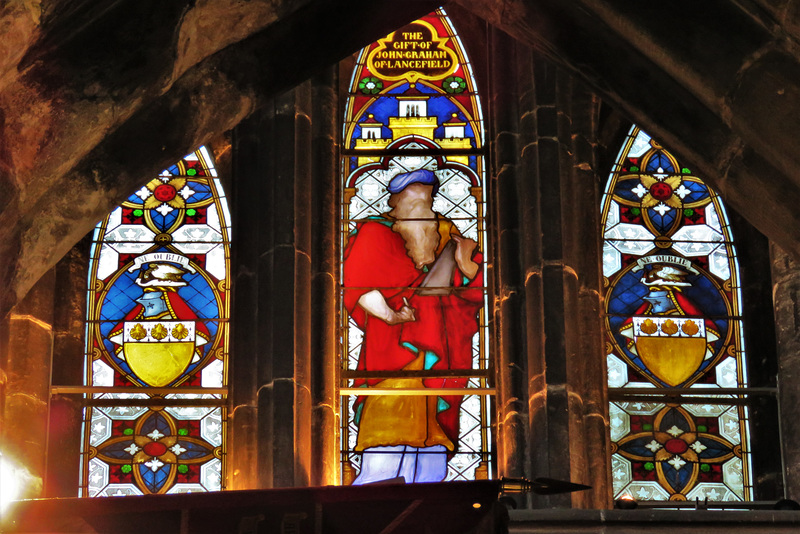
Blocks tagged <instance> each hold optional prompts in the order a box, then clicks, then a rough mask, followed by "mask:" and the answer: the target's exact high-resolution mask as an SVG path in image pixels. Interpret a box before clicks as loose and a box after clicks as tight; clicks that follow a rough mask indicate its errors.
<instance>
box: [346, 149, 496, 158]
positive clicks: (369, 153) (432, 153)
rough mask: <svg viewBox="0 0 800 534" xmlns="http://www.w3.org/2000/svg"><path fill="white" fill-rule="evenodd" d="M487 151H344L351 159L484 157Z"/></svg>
mask: <svg viewBox="0 0 800 534" xmlns="http://www.w3.org/2000/svg"><path fill="white" fill-rule="evenodd" d="M485 154H486V150H485V149H483V148H452V149H448V148H398V149H393V150H385V149H382V148H371V149H364V150H358V149H353V148H348V149H345V150H342V155H343V156H350V157H365V158H369V157H384V156H388V157H392V156H422V157H424V156H483V155H485Z"/></svg>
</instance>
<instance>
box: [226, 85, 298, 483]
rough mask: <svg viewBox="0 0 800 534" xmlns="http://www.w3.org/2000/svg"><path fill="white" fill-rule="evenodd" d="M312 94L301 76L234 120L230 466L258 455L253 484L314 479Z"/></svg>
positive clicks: (236, 468) (238, 468) (237, 467)
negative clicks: (232, 441)
mask: <svg viewBox="0 0 800 534" xmlns="http://www.w3.org/2000/svg"><path fill="white" fill-rule="evenodd" d="M310 94H311V87H310V83H304V84H301V85H300V86H298V87H297V88H295V89H293V90H291V91H288V92H287V93H284V94H283V95H281V96H279V97H276V98H274V99H272V100H270V101H268V102H267V104H266V105H265V106H264V107H263V108H262V109H261V110H260V111H259V112H257V113H255V114H254V115H253V116H252V117H251V118H249V119H248V120H247V121H245V122H243V123H242V124H241V125H240V126H238V127H237V128H236V134H235V139H234V145H233V146H234V151H235V152H234V154H233V155H232V158H233V161H232V164H233V170H234V173H235V176H234V189H235V192H234V198H235V208H236V209H235V212H236V214H235V215H234V219H235V220H236V221H237V222H238V224H237V226H236V228H235V230H234V232H233V236H234V238H233V239H234V240H235V241H234V245H233V246H234V247H235V249H236V250H237V252H236V265H237V273H236V282H235V286H234V291H235V293H236V299H237V300H236V304H235V307H234V312H235V313H234V314H233V316H232V323H233V331H234V340H235V343H234V347H235V348H234V350H233V351H232V366H233V368H234V375H235V377H234V384H233V387H234V395H235V397H234V405H235V408H234V421H235V422H234V426H233V431H234V435H235V437H234V439H235V440H236V445H235V451H234V452H233V454H234V455H235V456H239V459H233V464H234V465H233V476H234V479H235V478H236V477H237V476H238V477H241V476H242V470H243V469H252V465H253V463H252V459H253V455H254V456H255V458H254V459H255V460H256V463H257V465H258V470H257V475H256V477H255V479H253V478H250V477H251V475H245V476H246V477H248V479H247V482H246V485H247V486H250V487H253V486H252V485H253V484H255V487H261V488H271V487H291V486H306V485H308V482H309V471H310V465H309V462H310V450H309V447H308V443H310V439H309V438H310V435H309V429H310V416H311V410H310V389H309V384H308V381H309V356H310V324H309V318H310V294H311V289H310V282H311V276H310V274H311V265H310V250H309V248H310V246H309V245H310V228H311V222H310V220H309V217H308V215H307V214H308V213H309V212H310V201H311V193H310V183H309V180H310V164H309V159H310V154H311V124H310V118H309V115H310V101H311V98H310ZM237 241H238V242H239V243H241V245H237V244H236V242H237ZM239 249H241V250H239ZM240 387H242V388H243V391H239V388H240ZM248 390H249V393H250V395H251V396H250V398H246V397H247V393H248ZM245 403H246V404H245ZM245 406H246V407H245ZM253 408H255V412H253ZM240 409H241V412H242V414H243V415H245V414H248V415H245V416H244V417H243V419H245V421H241V422H239V421H236V419H237V417H238V413H237V412H238V411H240ZM253 415H255V416H256V420H255V421H253V420H252V416H253ZM252 425H254V426H255V428H253V426H252ZM243 426H246V427H247V428H242V427H243ZM253 430H255V434H253ZM242 434H246V435H242ZM253 440H254V441H253ZM247 442H249V443H248V444H247V445H246V444H245V443H247ZM243 447H244V449H242V448H243ZM240 451H243V452H244V455H243V456H240V455H241V454H242V452H240ZM245 458H247V459H248V460H250V462H248V464H249V465H248V464H245V463H243V462H242V461H241V460H244V459H245ZM232 486H233V487H245V481H242V483H239V482H234V483H233V484H232Z"/></svg>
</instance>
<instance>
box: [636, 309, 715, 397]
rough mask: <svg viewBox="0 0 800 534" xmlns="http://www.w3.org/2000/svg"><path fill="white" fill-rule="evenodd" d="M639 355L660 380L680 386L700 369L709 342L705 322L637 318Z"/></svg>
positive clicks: (683, 319) (637, 347) (698, 320)
mask: <svg viewBox="0 0 800 534" xmlns="http://www.w3.org/2000/svg"><path fill="white" fill-rule="evenodd" d="M634 325H635V337H634V339H635V343H636V351H637V352H638V353H639V357H640V358H641V359H642V363H644V365H645V366H646V367H647V369H648V370H649V371H650V372H652V373H653V374H654V375H655V376H656V377H658V379H659V380H661V381H663V382H664V383H666V384H668V385H670V386H677V385H678V384H682V383H683V382H685V381H686V380H688V379H689V378H690V377H691V376H692V375H693V374H694V373H695V372H696V371H697V369H699V368H700V364H702V363H703V360H704V359H705V355H706V348H707V341H706V336H705V327H704V324H703V321H702V319H693V318H656V317H635V318H634Z"/></svg>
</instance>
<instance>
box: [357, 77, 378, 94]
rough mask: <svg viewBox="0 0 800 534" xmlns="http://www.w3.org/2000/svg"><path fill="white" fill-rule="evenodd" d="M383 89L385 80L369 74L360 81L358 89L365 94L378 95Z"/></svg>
mask: <svg viewBox="0 0 800 534" xmlns="http://www.w3.org/2000/svg"><path fill="white" fill-rule="evenodd" d="M381 89H383V82H382V81H380V80H379V79H378V78H375V77H373V76H367V77H366V78H362V79H361V81H360V82H358V90H359V91H361V92H362V93H364V94H365V95H376V94H378V93H380V92H381Z"/></svg>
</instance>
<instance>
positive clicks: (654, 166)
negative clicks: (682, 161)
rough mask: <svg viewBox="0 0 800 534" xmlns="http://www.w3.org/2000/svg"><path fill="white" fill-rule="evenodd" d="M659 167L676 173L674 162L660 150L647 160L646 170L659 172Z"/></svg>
mask: <svg viewBox="0 0 800 534" xmlns="http://www.w3.org/2000/svg"><path fill="white" fill-rule="evenodd" d="M659 168H660V169H662V170H663V172H666V173H675V167H673V165H672V162H671V161H670V160H669V158H668V157H667V156H666V155H665V154H664V153H663V152H658V153H656V154H655V155H654V156H653V157H652V158H650V161H648V162H647V168H646V169H645V170H646V171H647V172H653V173H654V172H657V171H658V169H659Z"/></svg>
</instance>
